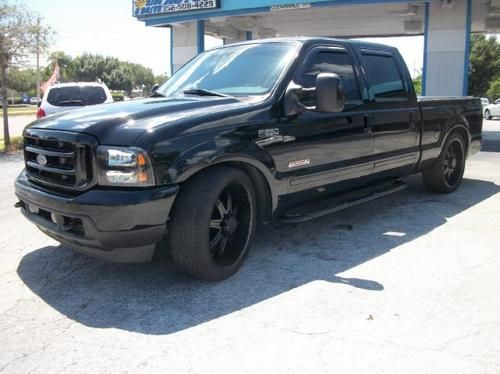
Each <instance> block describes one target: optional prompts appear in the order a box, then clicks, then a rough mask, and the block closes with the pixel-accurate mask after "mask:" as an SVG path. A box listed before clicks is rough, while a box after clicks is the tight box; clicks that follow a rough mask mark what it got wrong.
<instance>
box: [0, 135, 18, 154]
mask: <svg viewBox="0 0 500 374" xmlns="http://www.w3.org/2000/svg"><path fill="white" fill-rule="evenodd" d="M21 149H23V137H22V136H11V137H10V149H9V151H11V152H13V151H20V150H21ZM4 152H5V143H4V141H3V138H0V153H4Z"/></svg>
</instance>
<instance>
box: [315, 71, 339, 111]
mask: <svg viewBox="0 0 500 374" xmlns="http://www.w3.org/2000/svg"><path fill="white" fill-rule="evenodd" d="M344 106H345V92H344V85H343V84H342V79H340V77H339V76H338V75H337V74H333V73H320V74H318V76H317V77H316V111H318V112H322V113H339V112H342V111H343V110H344Z"/></svg>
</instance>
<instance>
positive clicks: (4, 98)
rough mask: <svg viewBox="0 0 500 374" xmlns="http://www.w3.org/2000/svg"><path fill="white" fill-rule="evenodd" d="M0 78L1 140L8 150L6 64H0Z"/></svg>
mask: <svg viewBox="0 0 500 374" xmlns="http://www.w3.org/2000/svg"><path fill="white" fill-rule="evenodd" d="M0 70H1V79H2V109H3V141H4V144H5V150H6V151H8V150H9V147H10V134H9V114H8V113H9V112H8V111H9V103H8V101H7V100H8V99H7V65H5V64H2V66H1V67H0Z"/></svg>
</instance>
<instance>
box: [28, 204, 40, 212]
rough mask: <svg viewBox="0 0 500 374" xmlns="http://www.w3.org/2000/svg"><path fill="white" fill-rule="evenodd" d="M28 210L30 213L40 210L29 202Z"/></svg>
mask: <svg viewBox="0 0 500 374" xmlns="http://www.w3.org/2000/svg"><path fill="white" fill-rule="evenodd" d="M29 211H30V213H33V214H38V213H39V212H40V209H39V208H38V207H37V206H35V205H31V204H29Z"/></svg>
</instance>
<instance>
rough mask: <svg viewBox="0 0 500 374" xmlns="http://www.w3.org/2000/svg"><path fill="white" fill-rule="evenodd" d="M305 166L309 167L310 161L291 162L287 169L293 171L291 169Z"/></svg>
mask: <svg viewBox="0 0 500 374" xmlns="http://www.w3.org/2000/svg"><path fill="white" fill-rule="evenodd" d="M307 165H311V160H309V159H308V160H298V161H292V162H290V163H289V164H288V168H289V169H293V168H298V167H301V166H307Z"/></svg>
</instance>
